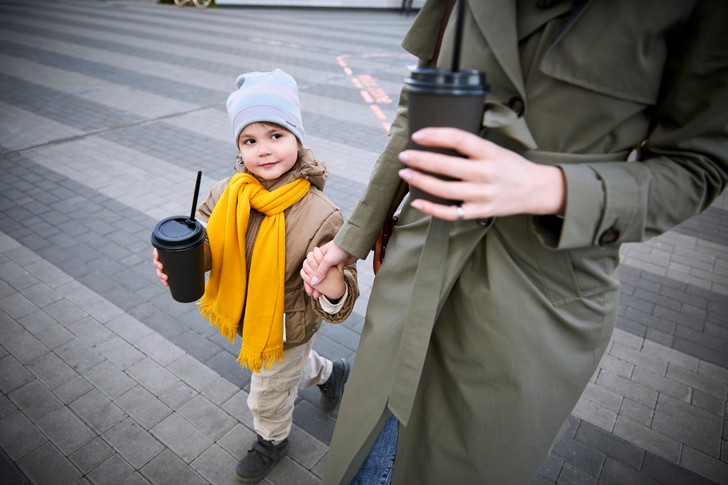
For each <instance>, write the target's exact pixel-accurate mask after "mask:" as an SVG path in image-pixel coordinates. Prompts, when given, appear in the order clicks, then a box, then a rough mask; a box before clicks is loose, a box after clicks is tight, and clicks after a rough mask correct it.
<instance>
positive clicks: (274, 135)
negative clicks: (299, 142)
mask: <svg viewBox="0 0 728 485" xmlns="http://www.w3.org/2000/svg"><path fill="white" fill-rule="evenodd" d="M282 137H283V135H282V134H281V133H273V135H271V138H272V139H273V140H277V139H279V138H282Z"/></svg>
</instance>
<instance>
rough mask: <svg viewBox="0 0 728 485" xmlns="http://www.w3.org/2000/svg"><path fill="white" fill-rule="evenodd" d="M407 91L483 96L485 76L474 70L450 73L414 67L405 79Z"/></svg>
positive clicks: (449, 71) (448, 70)
mask: <svg viewBox="0 0 728 485" xmlns="http://www.w3.org/2000/svg"><path fill="white" fill-rule="evenodd" d="M405 84H406V85H407V89H408V90H409V91H415V92H429V93H443V94H447V93H449V94H484V93H485V91H486V88H487V86H486V84H485V74H484V73H482V72H480V71H477V70H475V69H461V70H459V71H452V70H450V69H445V68H438V67H416V68H414V69H412V70H411V73H410V76H409V77H408V78H406V79H405Z"/></svg>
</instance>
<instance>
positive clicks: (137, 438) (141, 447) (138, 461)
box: [102, 418, 164, 469]
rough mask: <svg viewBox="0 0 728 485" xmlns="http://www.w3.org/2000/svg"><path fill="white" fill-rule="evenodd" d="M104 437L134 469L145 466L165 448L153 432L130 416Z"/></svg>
mask: <svg viewBox="0 0 728 485" xmlns="http://www.w3.org/2000/svg"><path fill="white" fill-rule="evenodd" d="M102 437H103V438H104V439H105V440H106V441H107V442H108V443H109V444H110V445H111V446H112V447H113V448H114V449H115V450H116V451H117V452H118V453H119V455H121V456H122V457H123V458H124V460H126V461H128V462H129V463H130V464H131V465H132V466H133V467H134V469H139V468H141V467H143V466H144V465H145V464H147V463H149V462H150V461H151V460H152V459H153V458H154V457H155V456H157V455H159V454H160V453H162V452H163V450H164V446H162V444H161V443H160V442H159V441H157V440H156V439H155V438H154V436H153V435H152V434H150V433H149V432H148V431H146V430H145V429H144V428H142V427H141V426H139V424H137V423H136V421H134V420H133V419H130V418H127V419H125V420H123V421H121V422H119V423H117V424H116V425H114V427H112V428H110V429H109V430H108V431H106V432H105V433H104V434H103V435H102Z"/></svg>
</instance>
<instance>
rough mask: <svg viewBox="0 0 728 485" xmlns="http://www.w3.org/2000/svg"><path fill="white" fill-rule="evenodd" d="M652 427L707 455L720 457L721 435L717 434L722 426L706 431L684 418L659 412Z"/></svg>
mask: <svg viewBox="0 0 728 485" xmlns="http://www.w3.org/2000/svg"><path fill="white" fill-rule="evenodd" d="M652 429H653V430H655V431H657V432H659V433H662V434H664V435H665V436H668V437H670V438H672V439H675V440H676V441H680V442H682V443H684V445H686V446H691V447H693V448H695V449H696V450H698V451H700V452H702V453H705V454H706V455H709V456H712V457H714V458H717V459H719V458H720V448H721V439H720V436H716V433H720V428H718V429H716V430H713V432H712V433H711V432H706V431H703V430H702V429H700V428H698V427H695V426H690V425H688V424H686V423H685V422H683V421H682V419H675V418H673V417H671V416H667V415H666V414H662V413H660V412H657V413H655V418H654V420H653V422H652Z"/></svg>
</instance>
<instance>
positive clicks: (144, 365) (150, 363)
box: [126, 357, 179, 395]
mask: <svg viewBox="0 0 728 485" xmlns="http://www.w3.org/2000/svg"><path fill="white" fill-rule="evenodd" d="M126 372H127V374H129V376H131V377H132V378H133V379H135V380H136V381H137V382H139V383H140V384H141V385H143V386H144V387H146V388H147V389H148V390H149V392H151V393H152V394H155V395H160V394H161V393H163V392H164V391H165V390H167V389H169V388H170V387H172V386H173V385H175V384H176V383H177V382H178V381H179V379H178V378H177V377H175V376H174V374H172V373H171V372H169V371H168V370H167V369H165V368H164V367H162V366H161V365H160V364H159V363H157V362H155V361H154V360H152V359H150V358H149V357H146V358H144V359H143V360H141V361H139V362H137V363H136V364H134V365H132V366H131V367H129V368H128V369H127V370H126Z"/></svg>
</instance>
